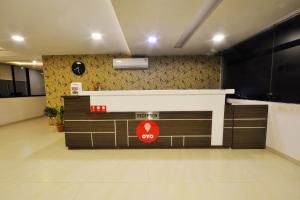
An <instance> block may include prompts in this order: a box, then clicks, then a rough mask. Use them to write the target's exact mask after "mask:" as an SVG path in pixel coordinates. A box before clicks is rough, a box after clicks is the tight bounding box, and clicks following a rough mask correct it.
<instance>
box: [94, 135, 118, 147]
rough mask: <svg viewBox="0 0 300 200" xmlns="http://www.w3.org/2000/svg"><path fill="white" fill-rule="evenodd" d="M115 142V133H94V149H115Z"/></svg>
mask: <svg viewBox="0 0 300 200" xmlns="http://www.w3.org/2000/svg"><path fill="white" fill-rule="evenodd" d="M115 142H116V141H115V134H114V133H93V147H94V148H115V146H116V143H115Z"/></svg>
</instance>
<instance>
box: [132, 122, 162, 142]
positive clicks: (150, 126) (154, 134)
mask: <svg viewBox="0 0 300 200" xmlns="http://www.w3.org/2000/svg"><path fill="white" fill-rule="evenodd" d="M135 131H136V136H137V137H138V138H139V140H140V141H142V142H143V143H151V142H154V141H155V140H157V138H158V136H159V127H158V125H157V124H156V123H155V122H154V121H151V120H145V121H142V122H140V123H139V124H138V125H137V127H136V128H135Z"/></svg>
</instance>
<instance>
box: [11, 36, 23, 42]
mask: <svg viewBox="0 0 300 200" xmlns="http://www.w3.org/2000/svg"><path fill="white" fill-rule="evenodd" d="M11 39H12V40H14V41H16V42H23V41H24V40H25V39H24V37H23V36H21V35H13V36H11Z"/></svg>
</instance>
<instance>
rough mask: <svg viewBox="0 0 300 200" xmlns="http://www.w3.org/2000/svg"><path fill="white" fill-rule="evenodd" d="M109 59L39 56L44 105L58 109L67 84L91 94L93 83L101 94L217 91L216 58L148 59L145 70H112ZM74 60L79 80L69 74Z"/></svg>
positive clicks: (176, 57)
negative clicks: (80, 70) (78, 62)
mask: <svg viewBox="0 0 300 200" xmlns="http://www.w3.org/2000/svg"><path fill="white" fill-rule="evenodd" d="M112 59H113V56H112V55H78V56H43V65H44V66H43V69H44V77H45V86H46V96H47V105H49V106H52V107H58V106H60V105H62V99H61V96H62V95H69V94H70V83H71V82H77V81H78V82H82V84H83V90H93V85H94V84H95V83H97V82H100V84H101V88H102V89H104V90H132V89H135V90H140V89H141V90H142V89H216V88H219V83H220V59H219V57H213V56H210V57H208V56H162V57H149V69H146V70H114V69H113V67H112ZM76 60H81V61H82V62H83V63H84V64H85V66H86V72H85V74H84V75H82V76H76V75H74V74H73V73H72V71H71V65H72V63H73V62H74V61H76Z"/></svg>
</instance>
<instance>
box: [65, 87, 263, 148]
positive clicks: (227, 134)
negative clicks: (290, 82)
mask: <svg viewBox="0 0 300 200" xmlns="http://www.w3.org/2000/svg"><path fill="white" fill-rule="evenodd" d="M233 92H234V90H140V91H139V90H130V91H97V92H92V91H84V92H82V93H80V95H79V96H64V106H65V131H66V132H65V138H66V146H67V147H68V148H69V149H76V148H201V147H202V148H203V147H232V141H233V138H234V137H233V134H234V131H233V130H235V127H233V124H234V123H231V121H232V122H233V121H234V119H233V118H234V115H233V110H234V107H232V108H228V106H227V107H226V109H225V95H226V94H232V93H233ZM91 105H104V106H106V109H107V112H106V113H99V112H91V110H90V106H91ZM246 109H247V108H246ZM225 110H226V112H225ZM252 110H253V109H252ZM263 110H264V111H263V113H265V109H264V108H263ZM229 111H230V112H229ZM231 111H232V113H231ZM260 111H261V109H260ZM149 112H152V113H155V114H156V115H157V116H156V117H157V118H155V119H153V120H154V121H155V122H156V123H157V125H158V126H159V129H160V135H159V137H158V139H157V140H156V141H155V142H153V143H149V144H145V143H143V142H141V141H140V140H139V139H138V138H137V136H136V131H135V129H136V127H137V125H138V124H139V123H140V122H141V121H142V120H143V119H141V118H138V117H137V116H138V115H140V116H141V115H143V113H149ZM228 112H229V114H227V113H228ZM231 114H232V115H231ZM260 114H261V113H260ZM226 115H227V117H226ZM224 116H225V118H224ZM229 116H231V117H229ZM250 120H251V119H250ZM265 121H266V120H265ZM224 122H225V125H226V126H224ZM224 130H225V131H224ZM251 130H252V129H251ZM253 130H254V129H253ZM263 131H264V132H265V130H263ZM263 135H264V138H265V134H263ZM260 139H261V138H260ZM262 143H263V144H264V143H265V139H264V142H262ZM250 146H251V145H250ZM260 147H261V148H264V146H260ZM245 148H251V147H249V146H248V147H245Z"/></svg>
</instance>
